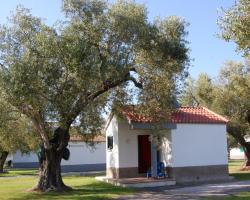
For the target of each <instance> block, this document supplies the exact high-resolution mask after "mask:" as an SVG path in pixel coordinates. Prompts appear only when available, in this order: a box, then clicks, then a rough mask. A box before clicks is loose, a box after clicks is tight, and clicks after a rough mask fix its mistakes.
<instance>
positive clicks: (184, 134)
mask: <svg viewBox="0 0 250 200" xmlns="http://www.w3.org/2000/svg"><path fill="white" fill-rule="evenodd" d="M121 116H122V117H121ZM227 121H228V120H227V119H226V118H224V117H222V116H220V115H218V114H216V113H214V112H213V111H211V110H209V109H207V108H204V107H180V108H178V109H177V110H176V111H175V112H173V113H172V115H171V119H170V121H169V122H166V123H165V124H163V125H162V130H161V131H162V134H163V135H164V137H163V141H162V145H161V147H160V148H159V149H158V150H157V149H156V148H155V147H154V144H153V143H152V142H151V141H150V138H151V137H150V136H151V135H152V125H153V123H152V119H150V117H145V116H141V115H138V114H137V113H135V111H134V109H133V106H132V107H126V108H124V109H122V111H121V112H120V115H119V117H118V115H115V114H112V115H111V116H110V117H109V120H108V122H107V124H106V128H105V131H106V141H107V148H106V178H107V179H121V178H134V177H146V173H147V171H148V170H149V169H150V168H151V167H152V166H153V164H152V162H163V163H165V167H166V171H167V175H168V177H170V178H173V179H175V180H176V182H177V183H183V182H196V181H215V180H216V181H217V180H227V179H228V178H229V176H228V153H227V133H226V123H227ZM151 164H152V165H151Z"/></svg>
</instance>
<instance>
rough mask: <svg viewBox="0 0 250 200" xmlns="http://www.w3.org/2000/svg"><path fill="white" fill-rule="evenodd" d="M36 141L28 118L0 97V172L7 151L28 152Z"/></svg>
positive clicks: (34, 146) (0, 171) (35, 146)
mask: <svg viewBox="0 0 250 200" xmlns="http://www.w3.org/2000/svg"><path fill="white" fill-rule="evenodd" d="M38 142H39V141H38V140H37V137H36V135H35V134H34V128H33V126H32V124H31V122H30V120H29V119H27V117H25V116H24V115H23V114H21V113H20V112H19V111H18V110H16V109H15V108H14V107H13V106H11V105H10V104H9V103H7V102H5V101H4V100H3V99H2V98H0V173H2V172H3V167H4V163H5V161H6V159H7V156H8V154H9V153H15V152H16V151H18V150H19V151H21V152H22V153H29V152H30V151H32V150H36V149H37V147H38Z"/></svg>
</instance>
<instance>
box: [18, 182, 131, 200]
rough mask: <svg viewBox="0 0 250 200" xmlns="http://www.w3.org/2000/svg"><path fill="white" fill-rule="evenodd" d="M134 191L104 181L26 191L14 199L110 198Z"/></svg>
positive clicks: (88, 199) (95, 199)
mask: <svg viewBox="0 0 250 200" xmlns="http://www.w3.org/2000/svg"><path fill="white" fill-rule="evenodd" d="M133 192H135V189H131V188H122V187H118V186H113V185H111V184H108V183H104V182H97V183H91V184H87V185H80V186H75V187H73V191H70V192H60V193H59V192H49V193H42V192H26V193H25V194H23V195H22V196H20V197H16V198H15V199H16V200H24V199H34V200H35V199H44V200H45V199H50V200H53V199H71V200H80V199H85V200H102V199H112V198H113V197H114V196H119V195H128V194H132V193H133Z"/></svg>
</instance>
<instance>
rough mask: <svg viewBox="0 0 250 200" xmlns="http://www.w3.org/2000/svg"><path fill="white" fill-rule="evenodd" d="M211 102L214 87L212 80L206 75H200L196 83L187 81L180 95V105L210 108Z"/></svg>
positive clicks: (190, 79)
mask: <svg viewBox="0 0 250 200" xmlns="http://www.w3.org/2000/svg"><path fill="white" fill-rule="evenodd" d="M213 101H214V86H213V83H212V79H211V78H209V76H208V75H207V74H205V73H202V74H200V75H199V76H198V79H197V80H196V81H195V80H193V79H192V78H189V79H187V81H186V84H185V87H184V91H183V94H182V95H181V104H182V105H184V106H205V107H208V108H211V107H212V104H213Z"/></svg>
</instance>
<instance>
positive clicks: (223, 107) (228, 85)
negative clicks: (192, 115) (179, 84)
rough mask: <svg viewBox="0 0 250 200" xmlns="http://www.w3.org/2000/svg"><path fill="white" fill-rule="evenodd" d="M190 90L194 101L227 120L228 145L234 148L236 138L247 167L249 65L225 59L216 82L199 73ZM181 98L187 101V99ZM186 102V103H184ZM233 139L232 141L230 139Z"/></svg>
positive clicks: (249, 161) (185, 95)
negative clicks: (244, 156) (246, 137)
mask: <svg viewBox="0 0 250 200" xmlns="http://www.w3.org/2000/svg"><path fill="white" fill-rule="evenodd" d="M192 88H193V90H192V91H191V93H192V96H194V98H193V100H192V99H191V98H190V102H191V104H192V103H193V102H195V101H197V99H198V102H199V103H200V104H199V105H201V106H206V107H208V108H210V109H212V110H214V111H215V112H217V113H220V114H221V115H224V116H226V117H227V118H228V119H229V123H228V124H227V132H228V133H229V134H230V135H229V138H228V139H229V140H228V141H229V142H230V143H229V145H233V146H231V147H235V145H236V143H235V142H234V141H236V142H237V143H238V144H240V145H241V146H242V147H243V149H244V152H245V155H246V157H247V162H246V166H249V164H250V156H249V155H250V148H249V147H250V145H249V144H250V143H248V142H247V141H246V140H245V136H248V135H249V133H250V124H249V109H250V101H249V99H250V92H249V91H250V67H249V65H248V64H247V63H246V64H245V65H243V64H242V63H236V62H233V61H231V62H227V63H226V64H225V66H224V67H223V68H222V69H221V72H220V75H219V76H218V80H217V81H212V80H211V79H210V78H209V77H207V75H206V76H204V75H200V76H199V78H198V80H197V81H196V82H194V83H193V86H192ZM189 91H190V86H188V87H187V89H186V90H185V92H184V95H183V99H184V100H186V99H187V96H191V95H189V93H190V92H189ZM194 99H196V100H194ZM184 100H183V101H182V102H183V103H186V102H187V101H184ZM183 105H185V104H183ZM232 138H234V140H232Z"/></svg>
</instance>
